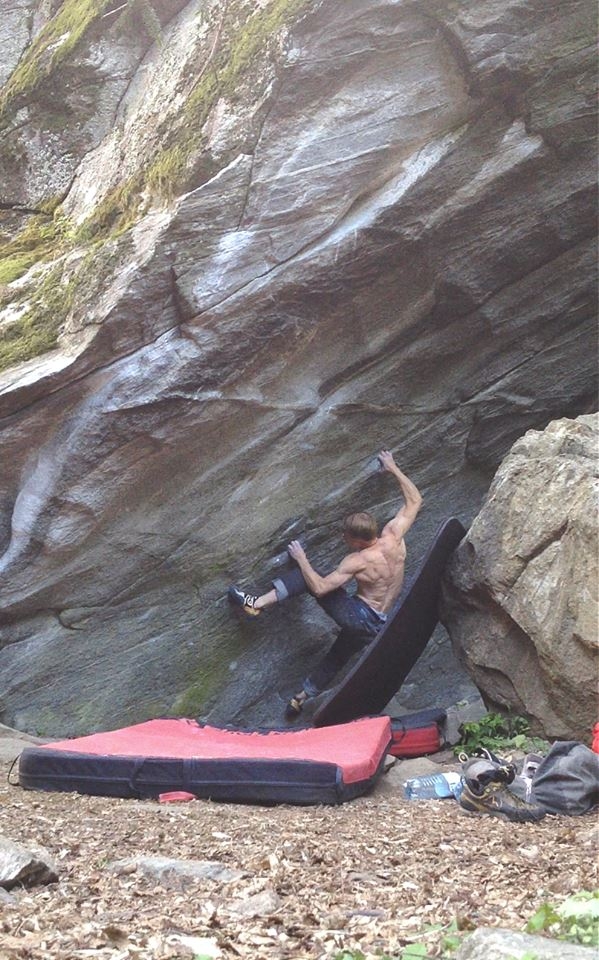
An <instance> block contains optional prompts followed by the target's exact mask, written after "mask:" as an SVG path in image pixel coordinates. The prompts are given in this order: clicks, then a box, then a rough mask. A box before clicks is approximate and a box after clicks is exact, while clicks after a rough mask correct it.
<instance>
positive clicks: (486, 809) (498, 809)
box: [457, 780, 546, 823]
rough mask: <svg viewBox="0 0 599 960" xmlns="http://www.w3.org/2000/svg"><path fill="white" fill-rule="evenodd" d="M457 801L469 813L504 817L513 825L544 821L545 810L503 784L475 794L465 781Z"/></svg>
mask: <svg viewBox="0 0 599 960" xmlns="http://www.w3.org/2000/svg"><path fill="white" fill-rule="evenodd" d="M457 801H458V803H459V805H460V806H461V807H462V809H463V810H467V811H468V813H486V814H489V816H491V817H504V818H505V819H506V820H510V821H511V822H512V823H530V822H536V821H538V820H542V819H543V817H544V816H545V812H546V811H545V810H544V809H543V808H542V807H540V806H539V805H538V804H536V803H526V801H525V800H521V799H520V798H519V797H517V796H516V795H515V794H513V793H512V792H511V791H510V790H509V789H508V788H507V787H506V786H505V784H503V783H489V784H488V786H486V787H484V788H483V789H482V792H481V793H475V792H474V790H473V789H472V787H471V786H470V785H469V784H468V782H467V781H466V780H464V785H463V788H462V792H461V793H460V794H459V795H458V796H457Z"/></svg>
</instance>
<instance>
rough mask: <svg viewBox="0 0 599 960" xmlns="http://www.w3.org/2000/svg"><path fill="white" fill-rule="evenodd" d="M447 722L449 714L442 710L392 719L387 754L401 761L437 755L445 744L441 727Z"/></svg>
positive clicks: (422, 711) (421, 711) (419, 712)
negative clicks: (432, 754) (430, 754)
mask: <svg viewBox="0 0 599 960" xmlns="http://www.w3.org/2000/svg"><path fill="white" fill-rule="evenodd" d="M446 720H447V713H446V712H445V710H442V709H440V708H439V709H431V710H419V711H418V712H417V713H411V714H406V715H405V716H403V717H391V744H390V746H389V748H388V750H387V753H390V754H391V756H392V757H399V758H401V759H407V758H409V757H425V756H426V755H427V754H429V753H437V751H438V750H440V749H441V746H442V743H443V737H442V733H441V727H442V725H443V724H444V723H445V721H446Z"/></svg>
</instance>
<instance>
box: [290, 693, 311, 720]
mask: <svg viewBox="0 0 599 960" xmlns="http://www.w3.org/2000/svg"><path fill="white" fill-rule="evenodd" d="M307 699H308V694H307V693H306V691H305V690H302V691H301V692H300V693H296V695H295V696H294V697H292V698H291V700H290V701H289V703H288V704H287V706H286V707H285V716H286V718H287V719H288V720H297V718H298V717H299V715H300V713H301V712H302V710H303V709H304V704H305V702H306V700H307Z"/></svg>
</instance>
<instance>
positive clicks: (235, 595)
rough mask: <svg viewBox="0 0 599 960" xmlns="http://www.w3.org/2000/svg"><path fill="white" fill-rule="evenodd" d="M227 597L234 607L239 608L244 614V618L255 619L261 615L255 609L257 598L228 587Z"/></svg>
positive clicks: (236, 588)
mask: <svg viewBox="0 0 599 960" xmlns="http://www.w3.org/2000/svg"><path fill="white" fill-rule="evenodd" d="M227 596H228V597H229V600H230V601H231V603H232V604H233V605H234V606H236V607H239V608H240V609H241V611H242V612H243V613H245V615H246V617H257V616H258V615H259V614H260V613H261V611H260V610H259V609H257V607H256V600H257V599H258V597H255V596H254V595H253V594H252V593H244V592H243V590H240V589H239V588H238V587H234V586H233V587H229V589H228V591H227Z"/></svg>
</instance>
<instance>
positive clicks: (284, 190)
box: [0, 0, 596, 736]
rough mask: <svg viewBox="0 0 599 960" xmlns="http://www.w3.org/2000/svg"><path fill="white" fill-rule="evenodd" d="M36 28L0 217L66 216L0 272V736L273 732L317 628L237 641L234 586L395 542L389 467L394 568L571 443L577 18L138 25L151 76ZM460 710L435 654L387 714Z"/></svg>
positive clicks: (111, 46) (231, 8)
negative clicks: (515, 466)
mask: <svg viewBox="0 0 599 960" xmlns="http://www.w3.org/2000/svg"><path fill="white" fill-rule="evenodd" d="M4 2H5V3H6V0H4ZM9 6H10V9H11V11H17V12H18V10H20V9H22V10H23V11H24V13H23V16H24V17H25V16H26V14H27V11H29V12H30V7H29V6H28V5H26V4H25V3H23V6H22V7H20V6H19V5H17V4H12V5H9ZM68 6H69V5H68V4H66V5H64V7H65V10H66V8H67V7H68ZM33 9H34V10H35V16H34V17H33V18H31V17H30V18H29V20H28V21H27V22H28V23H31V24H33V26H32V28H31V29H32V30H33V34H32V35H31V37H30V39H29V42H28V45H27V43H26V41H25V39H23V38H24V37H25V34H24V33H23V31H24V30H25V27H24V26H22V27H21V28H20V29H19V31H16V32H15V33H14V35H15V37H16V40H15V43H17V46H18V44H19V43H20V44H25V47H24V49H25V52H24V54H23V55H22V56H20V59H19V60H18V65H16V66H15V67H14V69H13V71H12V73H11V75H10V77H9V78H8V80H7V81H6V83H5V87H4V89H3V91H2V99H1V101H0V108H1V110H2V116H1V124H2V127H1V129H0V146H1V145H2V144H4V147H5V149H4V150H2V149H0V164H3V166H2V183H3V184H5V186H4V188H3V189H4V191H5V195H4V197H2V199H3V200H4V201H6V205H7V206H10V205H11V203H12V204H29V205H39V204H41V203H42V202H43V201H45V200H50V199H52V198H54V199H53V202H56V199H57V198H58V199H62V204H61V205H60V207H59V208H58V211H57V212H56V213H55V214H54V216H53V218H50V219H49V220H48V217H46V219H43V218H41V219H40V221H39V224H37V226H36V223H37V221H35V222H29V227H28V230H29V233H28V234H26V235H25V236H23V235H22V234H19V235H14V236H12V239H10V240H9V241H8V242H7V245H5V246H4V247H3V248H1V249H0V257H1V256H3V250H4V253H5V254H6V256H5V260H4V262H3V261H2V260H0V271H1V270H2V269H5V270H6V271H7V272H5V273H4V274H2V273H1V272H0V277H2V276H5V286H4V287H2V288H0V366H1V365H4V367H5V369H4V372H3V373H0V443H1V448H2V461H1V463H0V637H1V639H0V672H1V675H2V689H1V690H0V720H1V721H2V722H5V723H7V724H9V725H11V726H16V727H18V728H19V729H24V730H28V731H31V732H35V733H38V734H40V735H43V736H52V735H59V736H63V735H65V734H74V733H85V732H88V731H90V730H92V729H96V728H97V727H98V726H107V725H111V726H116V725H118V724H122V723H126V722H130V721H132V720H142V719H145V718H147V717H150V716H156V715H160V714H165V713H166V714H183V715H185V714H187V715H194V714H197V713H201V714H202V715H204V716H208V717H210V719H211V720H213V721H220V720H226V721H235V722H238V721H240V720H241V721H245V722H260V723H268V722H271V721H273V719H274V720H275V721H277V722H278V720H279V717H280V709H281V695H285V693H286V692H287V691H288V689H290V688H291V689H293V688H294V687H295V686H296V684H297V681H298V680H299V679H301V678H302V677H303V675H304V673H305V671H306V669H307V667H308V666H309V664H310V662H311V661H312V660H313V659H314V658H315V657H316V656H318V654H319V652H320V650H321V648H322V645H323V642H328V639H329V638H330V636H331V632H330V624H328V623H327V622H326V621H325V620H324V619H323V618H322V617H321V616H320V614H319V613H318V611H314V610H313V609H312V607H311V606H310V604H309V601H308V600H307V601H306V602H305V603H303V602H302V603H298V604H296V605H295V606H293V607H290V608H289V609H288V611H283V610H282V609H281V610H276V611H275V612H273V613H272V614H271V615H269V617H268V618H266V617H265V618H260V620H259V621H258V622H256V623H252V624H237V622H236V621H233V620H232V618H231V615H230V611H229V609H228V607H227V603H226V600H225V591H226V586H227V584H228V583H229V582H231V581H237V580H239V579H241V580H242V581H244V582H246V583H248V584H250V583H251V584H254V583H257V585H259V586H264V585H265V584H267V582H268V578H269V574H271V573H272V571H273V570H274V569H276V568H277V563H278V562H279V560H278V559H277V558H278V557H279V555H280V553H281V551H282V550H283V548H284V546H285V544H286V542H287V541H288V540H289V539H290V538H291V537H292V536H293V537H297V536H300V535H301V536H303V537H305V538H306V540H307V543H308V547H309V554H310V556H311V558H312V559H313V560H314V561H315V562H316V563H319V564H321V565H322V566H324V567H326V566H328V565H330V564H332V563H334V562H336V561H337V560H338V559H339V558H340V557H341V556H342V550H343V547H342V544H341V543H340V542H339V541H338V539H337V531H338V529H339V523H340V520H341V518H342V517H343V515H344V514H345V513H346V512H349V511H350V510H354V509H359V508H362V509H363V508H365V507H371V508H373V509H374V512H375V513H377V515H378V516H379V517H380V519H381V520H383V519H387V518H388V517H389V516H390V514H391V512H392V511H394V510H395V509H396V506H397V491H396V490H395V489H394V488H393V485H392V483H391V484H390V481H388V480H387V479H385V478H384V477H382V478H381V477H377V476H373V475H372V474H371V473H370V472H369V471H368V469H367V465H368V464H369V462H370V461H371V458H372V456H373V454H374V453H375V452H376V451H377V449H379V448H380V447H382V446H389V447H391V448H392V449H393V450H394V451H395V452H396V455H397V459H398V462H399V463H400V465H401V466H402V467H403V468H404V469H405V471H406V472H407V473H408V475H410V476H411V477H413V479H414V480H415V481H416V482H417V484H418V486H419V487H420V488H421V490H422V491H423V493H424V496H425V502H426V505H425V510H424V512H423V514H422V519H420V520H419V521H418V524H417V525H416V527H415V528H414V529H413V531H412V533H411V537H410V543H409V562H410V563H414V562H415V561H416V559H417V558H418V556H419V555H420V554H421V553H422V552H424V550H425V549H426V546H427V545H428V542H429V541H430V538H431V536H432V534H433V532H434V530H435V528H436V526H437V524H438V523H439V521H440V520H441V519H443V518H445V517H446V516H448V515H449V514H456V515H458V516H459V517H460V518H461V519H462V521H464V522H468V521H469V520H470V519H471V517H472V516H474V515H475V514H476V512H477V510H478V508H479V505H480V502H481V499H482V497H483V496H484V494H485V493H486V491H487V489H488V485H489V483H490V480H491V477H492V475H493V472H494V471H495V469H496V467H497V465H498V463H499V462H500V460H501V458H502V457H503V456H504V454H505V453H506V451H507V450H508V449H509V446H510V444H511V443H513V441H514V440H515V439H516V438H517V437H518V436H520V435H521V434H522V433H523V432H524V431H525V430H526V429H528V428H531V427H536V428H542V427H544V426H545V425H546V424H547V422H548V421H549V420H551V419H554V418H556V417H560V416H576V415H578V414H580V413H585V412H588V411H590V410H591V409H594V407H593V404H594V398H595V382H596V371H595V366H596V365H595V355H596V326H595V322H594V313H595V293H594V275H595V248H594V235H595V230H596V218H595V214H594V196H595V194H594V189H595V150H594V142H593V138H594V106H593V102H592V99H591V88H592V86H593V82H594V60H593V57H594V46H593V36H594V31H595V16H594V5H592V4H591V2H590V0H573V2H570V3H568V5H567V7H564V6H563V5H560V6H556V5H555V4H554V3H553V2H551V0H535V2H533V3H530V4H526V5H525V6H522V4H520V3H517V2H515V0H514V2H510V0H502V2H499V0H496V2H487V0H484V2H483V0H467V2H466V0H463V2H461V0H460V2H458V3H454V2H449V0H431V2H424V3H422V2H419V3H402V4H398V3H396V2H394V0H359V2H358V0H327V2H322V0H309V2H308V0H260V2H255V3H254V2H250V0H246V2H242V0H231V2H230V3H228V4H222V3H219V2H216V0H213V2H208V3H206V2H204V0H202V2H200V0H195V2H194V0H192V2H190V3H187V4H185V5H184V6H182V5H181V4H180V3H179V4H177V3H170V4H168V3H166V2H165V0H164V2H159V3H158V2H157V3H156V4H154V6H153V7H152V9H153V10H154V14H155V15H156V18H157V20H158V21H159V23H158V29H159V30H160V34H161V35H160V38H159V42H153V41H152V39H151V32H152V31H151V30H150V33H149V34H148V32H146V33H145V34H144V33H143V32H142V33H140V31H139V30H138V31H135V30H132V29H131V28H130V26H129V27H125V26H123V23H122V21H121V20H120V19H119V18H116V20H115V17H114V16H113V15H112V14H110V10H108V11H107V12H108V14H110V15H108V16H107V17H99V12H101V11H102V10H104V9H105V5H103V4H98V6H97V9H96V13H95V14H94V15H93V16H94V17H97V19H95V20H93V21H91V22H90V23H89V24H88V25H87V26H86V28H85V30H82V32H81V34H80V36H79V38H78V39H77V42H76V43H75V42H74V34H73V31H72V30H67V31H66V32H65V30H64V29H63V27H64V24H63V23H62V21H60V22H58V21H57V18H58V16H63V15H65V14H64V12H62V13H59V14H56V15H55V16H54V17H53V16H52V15H51V14H52V11H51V9H49V8H47V7H46V6H45V5H44V4H34V5H33ZM61 9H62V8H61ZM11 15H12V16H16V13H14V12H13V14H11ZM0 29H1V28H0ZM52 31H53V32H52ZM19 37H20V38H21V39H20V40H19ZM63 37H66V39H61V40H60V45H59V47H54V46H53V44H56V43H58V40H59V39H60V38H63ZM0 42H4V43H5V44H6V43H7V40H6V38H4V40H3V39H2V36H0ZM15 50H16V48H15ZM11 56H12V57H13V62H14V63H15V64H16V61H17V53H16V52H14V51H13V54H11ZM57 58H58V59H57ZM32 63H33V64H34V65H35V66H36V70H37V73H35V71H34V72H33V73H32V72H31V71H30V72H29V74H26V68H28V66H31V65H32ZM32 76H33V80H32V79H31V77H32ZM40 77H41V79H40ZM24 78H28V79H27V82H26V81H25V79H24ZM44 78H45V79H44ZM27 83H29V86H28V85H27ZM48 90H52V98H53V102H54V104H55V105H56V103H59V102H60V103H61V104H63V105H65V110H63V111H62V113H61V122H60V131H59V134H56V133H55V132H54V133H53V134H52V137H51V138H50V139H49V138H48V136H46V133H45V132H44V131H45V130H46V127H45V126H44V124H46V125H47V122H48V117H49V114H48V111H47V110H46V109H45V108H44V106H43V103H44V98H43V97H44V92H45V94H46V98H47V94H48ZM61 98H62V99H61ZM67 107H68V109H67ZM50 141H51V142H50ZM9 147H10V149H9ZM58 155H60V156H61V158H62V161H63V162H62V163H61V164H60V165H56V164H54V162H53V161H52V157H57V156H58ZM19 156H20V157H21V158H22V157H23V156H25V157H26V158H27V166H26V167H24V165H23V163H19V162H16V161H15V157H17V159H18V157H19ZM26 170H29V171H30V175H27V174H26ZM16 216H17V214H16V213H15V212H12V213H11V215H10V218H9V219H7V221H6V230H7V232H8V233H9V234H11V235H13V234H15V226H14V224H15V222H16V221H15V217H16ZM35 230H37V231H38V232H37V233H35ZM48 236H49V237H50V239H49V240H48V239H47V238H48ZM32 237H33V238H34V239H32ZM36 237H37V240H35V238H36ZM28 238H29V239H28ZM40 238H41V239H40ZM34 240H35V242H34ZM38 241H39V242H38ZM36 243H37V246H36ZM11 244H12V245H11ZM36 258H37V259H36ZM11 277H14V279H11ZM48 347H52V349H50V350H49V351H48ZM42 349H45V350H46V351H47V352H44V353H43V354H41V355H37V354H40V351H41V350H42ZM3 351H4V352H3ZM3 358H4V359H3ZM323 638H324V641H323ZM418 671H420V672H418ZM464 683H466V680H465V678H464V675H463V674H461V673H460V671H459V668H458V667H457V665H456V664H455V661H454V660H453V659H452V655H451V651H450V649H449V647H448V644H447V643H446V642H445V641H444V640H443V639H439V640H438V641H436V643H435V644H434V645H433V646H432V647H431V653H430V655H429V657H428V658H427V659H426V660H425V661H424V662H423V663H422V664H421V666H420V667H418V668H417V671H416V672H415V674H414V676H413V677H411V678H410V684H409V685H408V686H409V691H410V694H409V697H408V699H407V705H408V706H420V705H422V706H426V705H428V704H430V703H431V702H433V701H432V699H431V698H432V697H435V699H436V701H437V702H438V703H446V702H453V701H454V700H455V698H456V694H458V695H459V693H460V691H461V689H462V686H463V684H464ZM431 687H432V690H431ZM469 689H470V688H469ZM422 691H426V699H425V701H424V702H420V703H419V702H418V696H419V692H420V693H422ZM422 695H423V696H424V694H422Z"/></svg>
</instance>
